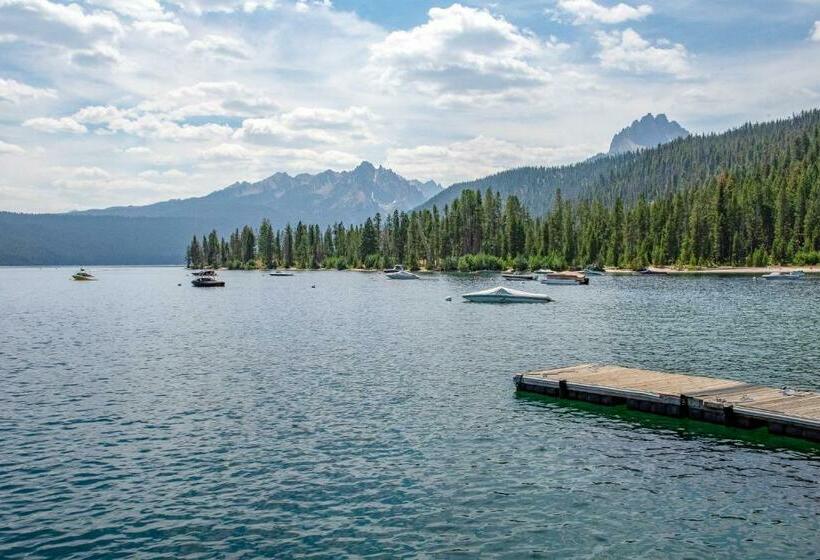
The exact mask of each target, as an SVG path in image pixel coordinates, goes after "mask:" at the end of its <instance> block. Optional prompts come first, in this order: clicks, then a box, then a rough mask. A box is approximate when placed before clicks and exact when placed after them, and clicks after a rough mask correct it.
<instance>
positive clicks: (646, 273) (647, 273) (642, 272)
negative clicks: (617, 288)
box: [635, 268, 669, 276]
mask: <svg viewBox="0 0 820 560" xmlns="http://www.w3.org/2000/svg"><path fill="white" fill-rule="evenodd" d="M635 273H636V274H640V275H642V276H650V275H657V276H668V275H669V273H668V272H666V271H665V270H657V269H654V268H641V269H638V270H636V271H635Z"/></svg>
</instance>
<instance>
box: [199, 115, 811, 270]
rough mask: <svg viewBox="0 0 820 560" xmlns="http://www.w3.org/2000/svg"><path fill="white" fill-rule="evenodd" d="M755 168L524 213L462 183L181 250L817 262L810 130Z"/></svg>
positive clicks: (446, 264) (635, 262)
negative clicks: (384, 206) (421, 204)
mask: <svg viewBox="0 0 820 560" xmlns="http://www.w3.org/2000/svg"><path fill="white" fill-rule="evenodd" d="M781 148H782V149H781V150H780V152H779V153H777V154H770V157H766V158H762V159H760V160H758V161H757V163H754V164H751V165H749V166H747V167H744V168H742V169H737V170H735V171H734V172H721V173H718V174H716V175H715V176H713V177H711V178H709V179H708V180H705V181H703V182H702V183H701V184H699V185H697V186H694V187H688V188H684V189H680V190H678V191H675V192H671V193H667V194H665V195H659V196H657V197H655V198H654V199H653V200H650V199H648V198H647V197H646V196H645V195H643V194H641V195H638V196H637V199H636V200H635V201H633V202H624V199H623V198H621V197H616V198H615V199H614V201H608V200H607V198H606V197H603V196H594V197H589V198H587V199H583V200H579V201H570V200H564V199H563V198H562V195H561V191H560V190H558V191H557V192H556V193H555V197H554V200H553V202H552V204H551V206H550V208H551V209H550V210H549V212H547V213H546V214H543V215H535V216H534V215H532V214H531V213H530V212H529V211H528V210H527V209H526V208H525V207H524V205H523V204H522V203H521V201H520V200H519V198H518V197H516V196H508V197H506V198H503V197H502V196H501V194H499V193H498V192H495V191H493V190H489V189H488V190H486V191H483V192H481V191H475V190H464V191H462V192H461V194H460V196H459V197H458V198H457V199H455V200H453V201H452V203H451V204H449V205H445V206H444V207H443V209H442V210H441V211H439V209H438V208H437V207H435V206H434V207H432V208H431V209H423V210H418V211H413V212H410V213H405V212H401V213H400V212H393V214H390V215H387V216H381V215H379V214H377V215H376V216H375V217H373V218H368V219H367V220H366V221H365V223H363V224H360V225H350V226H345V225H344V224H335V225H333V226H330V227H327V228H325V229H324V230H323V229H322V228H320V226H318V225H307V224H302V223H298V224H297V225H296V226H295V227H293V226H291V225H287V226H286V227H285V228H284V229H281V230H274V229H273V227H272V226H271V224H270V223H269V222H268V221H267V220H265V221H263V222H262V224H261V225H260V226H259V229H258V230H254V229H252V228H251V227H250V226H245V227H244V228H242V230H237V231H235V232H233V233H232V234H231V235H230V236H229V239H228V240H227V241H226V240H225V239H223V238H220V237H219V236H218V235H217V232H215V231H213V232H211V233H210V235H208V236H205V237H203V238H201V239H197V238H196V237H195V238H194V239H193V240H192V242H191V244H190V246H189V248H188V255H187V256H188V263H189V265H190V266H194V267H198V268H199V267H206V266H207V267H221V266H226V267H230V268H270V267H277V266H284V267H298V268H319V267H325V268H338V269H343V268H349V267H363V268H381V267H385V266H389V265H393V264H396V263H402V264H404V265H405V266H407V267H408V268H420V267H421V268H427V269H438V270H478V269H501V268H507V267H514V268H517V269H524V268H531V269H533V268H538V267H549V268H555V269H563V268H569V267H580V266H585V265H588V264H599V265H605V266H619V267H626V268H640V267H643V266H646V265H649V264H652V265H659V266H661V265H678V266H711V265H750V266H763V265H768V264H786V263H796V264H817V263H818V262H820V164H819V163H818V161H820V158H818V155H819V154H820V126H816V127H815V128H814V129H813V130H811V131H808V130H804V131H803V133H802V134H799V135H797V136H795V137H794V138H793V139H792V140H791V141H790V142H788V143H787V144H786V145H784V146H782V147H781Z"/></svg>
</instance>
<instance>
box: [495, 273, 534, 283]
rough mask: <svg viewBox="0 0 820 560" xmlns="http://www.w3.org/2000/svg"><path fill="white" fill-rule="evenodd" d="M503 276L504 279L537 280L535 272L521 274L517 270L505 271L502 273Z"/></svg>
mask: <svg viewBox="0 0 820 560" xmlns="http://www.w3.org/2000/svg"><path fill="white" fill-rule="evenodd" d="M501 277H502V278H504V280H519V281H526V280H535V279H536V276H535V274H520V273H516V272H504V273H502V274H501Z"/></svg>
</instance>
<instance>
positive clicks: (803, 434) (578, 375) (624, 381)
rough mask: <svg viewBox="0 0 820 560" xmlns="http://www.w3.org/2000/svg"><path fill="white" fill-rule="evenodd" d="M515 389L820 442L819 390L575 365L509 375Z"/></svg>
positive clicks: (601, 366) (595, 365) (614, 367)
mask: <svg viewBox="0 0 820 560" xmlns="http://www.w3.org/2000/svg"><path fill="white" fill-rule="evenodd" d="M513 379H514V381H515V386H516V389H517V390H519V391H529V392H534V393H542V394H546V395H551V396H554V397H559V398H565V399H574V400H581V401H587V402H592V403H598V404H603V405H616V404H625V405H626V406H627V408H631V409H634V410H641V411H645V412H652V413H655V414H662V415H665V416H676V417H679V418H693V419H696V420H704V421H707V422H714V423H718V424H726V425H729V426H736V427H739V428H759V427H762V426H766V427H767V428H768V429H769V431H770V432H771V433H773V434H778V435H787V436H791V437H798V438H802V439H807V440H811V441H815V442H820V393H815V392H812V391H797V390H794V389H775V388H772V387H764V386H761V385H754V384H751V383H744V382H742V381H734V380H731V379H716V378H714V377H703V376H698V375H684V374H680V373H663V372H659V371H649V370H643V369H633V368H625V367H620V366H612V365H600V364H580V365H575V366H570V367H562V368H555V369H547V370H543V371H531V372H528V373H523V374H520V375H516V376H514V378H513Z"/></svg>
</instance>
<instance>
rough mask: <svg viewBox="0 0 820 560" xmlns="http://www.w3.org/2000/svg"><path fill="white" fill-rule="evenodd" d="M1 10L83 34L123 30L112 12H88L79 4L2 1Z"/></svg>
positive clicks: (118, 32)
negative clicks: (34, 18)
mask: <svg viewBox="0 0 820 560" xmlns="http://www.w3.org/2000/svg"><path fill="white" fill-rule="evenodd" d="M0 9H4V10H11V11H14V12H19V13H22V14H23V15H24V16H25V17H26V18H28V17H36V18H39V19H41V20H43V21H46V22H51V23H54V24H58V25H61V26H65V27H67V28H70V29H73V30H75V31H79V32H81V33H93V32H98V31H99V32H106V33H111V34H121V33H122V31H123V29H122V25H120V22H119V20H118V19H117V16H115V15H114V14H112V13H111V12H101V11H95V12H86V11H85V10H83V8H82V7H81V6H80V5H79V4H58V3H56V2H50V1H49V0H0Z"/></svg>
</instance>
